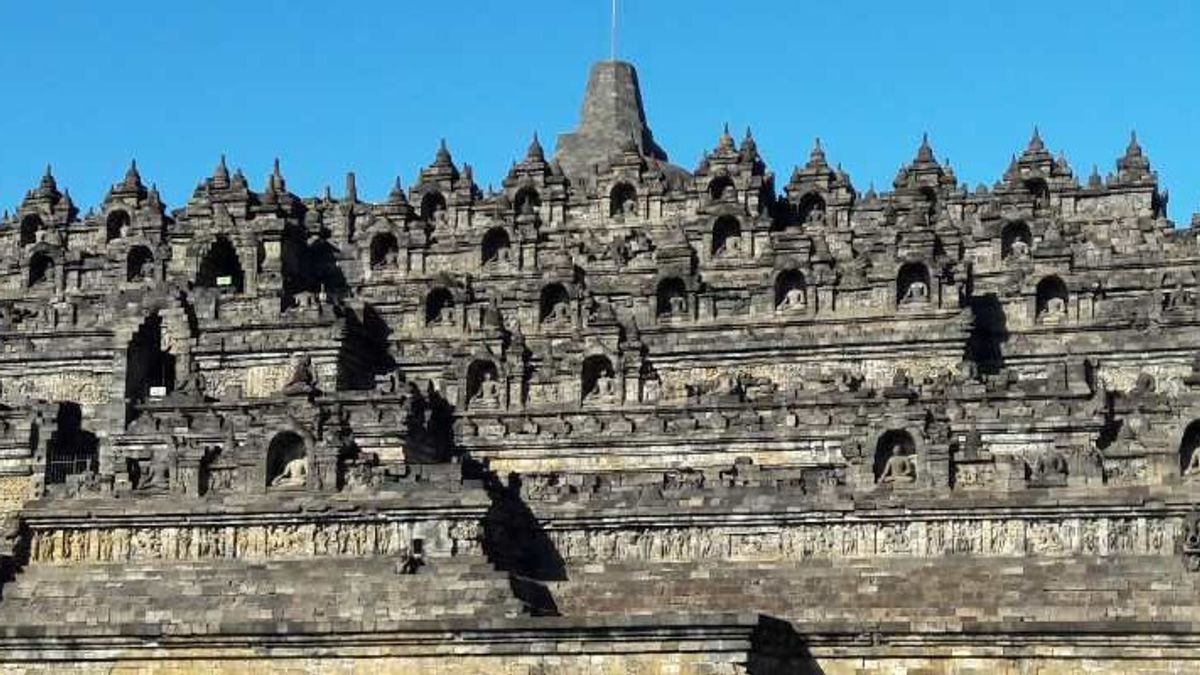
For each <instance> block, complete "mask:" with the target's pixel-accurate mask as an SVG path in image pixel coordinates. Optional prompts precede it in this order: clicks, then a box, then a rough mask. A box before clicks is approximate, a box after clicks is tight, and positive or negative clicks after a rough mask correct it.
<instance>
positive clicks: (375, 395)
mask: <svg viewBox="0 0 1200 675" xmlns="http://www.w3.org/2000/svg"><path fill="white" fill-rule="evenodd" d="M739 135H740V134H739ZM780 183H782V184H780ZM1166 203H1167V193H1166V191H1165V190H1163V189H1161V188H1160V186H1159V185H1158V181H1157V177H1156V175H1155V173H1154V171H1153V170H1152V168H1151V165H1150V162H1149V160H1148V159H1147V156H1146V154H1145V152H1144V151H1143V149H1142V147H1141V146H1140V145H1139V144H1138V142H1137V140H1136V138H1134V139H1131V140H1130V141H1129V143H1128V147H1126V148H1125V150H1124V152H1123V154H1122V155H1121V156H1120V158H1119V159H1117V161H1116V167H1115V171H1114V172H1113V173H1111V174H1109V175H1107V176H1101V175H1100V174H1099V173H1098V172H1097V171H1095V170H1092V172H1091V175H1090V176H1087V177H1084V178H1083V179H1080V178H1079V177H1078V176H1077V175H1076V174H1075V173H1074V170H1073V169H1072V168H1071V167H1070V166H1069V165H1068V164H1067V162H1066V160H1065V159H1064V158H1063V157H1062V156H1061V155H1059V156H1057V157H1056V156H1055V155H1054V154H1052V153H1051V152H1050V151H1049V150H1048V149H1047V148H1046V146H1045V144H1044V143H1043V141H1042V139H1041V138H1040V137H1039V135H1038V134H1037V133H1036V132H1035V133H1034V134H1033V137H1032V138H1031V139H1030V141H1029V144H1028V147H1026V148H1025V149H1024V150H1023V151H1021V152H1020V153H1019V154H1018V155H1016V156H1015V157H1014V159H1013V161H1012V163H1011V165H1010V166H1009V168H1008V170H1007V171H1006V172H1005V173H1004V175H1003V176H1002V177H1000V178H999V180H997V181H996V182H995V183H994V184H993V185H992V186H991V187H984V186H980V187H978V188H974V189H968V188H967V187H965V186H962V185H961V184H960V183H959V181H958V180H957V178H956V177H955V175H954V172H953V171H952V170H951V168H950V167H949V166H947V165H946V164H945V163H942V162H940V161H939V160H938V158H937V155H936V154H935V153H934V150H933V149H932V147H931V146H930V144H929V143H928V142H923V143H922V144H921V145H920V147H919V148H917V149H916V153H915V157H914V158H913V159H912V161H911V162H909V163H908V164H906V165H905V166H903V167H902V168H901V169H900V171H899V173H898V175H897V176H896V178H895V181H894V183H893V185H892V189H891V190H890V191H887V192H880V193H876V192H875V191H874V190H867V191H866V192H861V191H859V190H857V189H856V188H855V186H854V185H853V184H852V182H851V179H850V176H849V175H848V174H847V173H846V172H845V171H843V170H842V169H841V168H837V165H836V164H834V163H832V162H831V160H830V159H827V158H826V155H825V152H824V150H823V149H822V147H821V146H820V144H819V143H818V144H817V145H816V146H815V147H814V148H813V149H812V153H811V155H810V157H809V159H808V162H807V163H806V164H805V165H804V166H803V167H800V168H797V169H795V170H794V171H792V172H791V175H790V177H789V178H788V179H787V180H786V181H779V182H777V181H776V177H775V175H774V174H773V173H772V172H771V171H770V170H769V169H768V168H767V166H766V163H765V161H764V160H763V158H762V156H760V154H759V149H758V147H757V145H756V143H755V140H754V138H753V137H752V136H751V134H750V133H746V135H745V136H744V138H741V139H740V140H738V139H735V138H734V137H732V136H731V135H730V133H729V132H728V131H726V132H725V133H722V134H720V135H719V137H718V138H717V140H716V145H715V147H714V148H712V149H711V150H710V151H709V152H707V153H706V154H705V155H704V157H703V159H702V161H701V162H700V164H699V166H696V167H695V168H694V169H692V170H690V171H689V170H687V169H685V168H681V167H679V166H677V165H675V164H672V163H671V162H670V160H669V158H668V155H667V153H666V152H665V151H664V150H663V148H662V147H660V146H659V145H658V144H657V143H656V142H655V140H654V137H653V135H652V133H651V130H650V127H649V125H648V123H647V118H646V115H645V113H644V109H643V104H642V98H641V93H640V91H639V84H638V79H637V77H636V74H635V71H634V69H633V67H632V66H630V65H629V64H626V63H620V62H604V63H600V64H597V65H596V66H595V68H594V69H593V71H592V74H591V81H590V83H589V85H588V88H587V94H586V97H585V100H584V104H583V107H582V119H581V122H580V125H579V127H578V129H576V130H575V131H574V132H571V133H567V134H563V135H561V136H560V137H559V138H558V142H557V148H556V153H555V154H554V155H552V156H547V153H546V151H545V150H544V149H543V147H542V145H541V144H540V143H539V141H538V139H537V138H534V139H533V141H532V142H531V143H530V144H529V146H528V149H527V150H526V151H525V152H524V155H523V158H522V159H521V160H520V161H518V162H516V163H515V164H514V165H513V166H512V168H511V169H510V170H509V172H508V175H507V178H505V180H504V181H503V186H502V188H501V189H500V190H498V191H494V192H493V191H488V192H484V191H482V190H480V189H479V188H478V187H477V186H476V185H475V183H474V182H473V180H472V171H471V168H470V166H468V165H462V164H459V163H457V162H456V161H455V160H454V159H453V158H452V156H451V154H450V151H449V150H448V149H447V147H446V146H445V144H443V145H442V146H441V148H440V149H438V150H437V152H436V155H435V156H434V158H433V161H432V163H431V164H430V165H429V166H427V167H426V168H424V169H422V170H421V171H420V176H419V178H418V179H417V180H416V181H415V182H414V183H412V184H411V185H409V186H408V187H402V186H401V184H400V183H399V182H397V184H396V187H395V189H394V190H392V192H391V194H390V195H389V196H388V197H387V199H386V200H385V201H383V202H382V203H378V204H372V203H367V202H365V201H363V200H361V199H359V198H358V196H357V194H356V186H355V180H354V176H353V175H350V176H348V177H347V180H346V186H345V190H344V192H342V193H341V194H340V195H337V196H334V195H332V194H330V193H329V192H328V191H327V192H326V194H324V195H322V196H317V197H311V198H306V197H299V196H296V195H294V194H292V193H291V192H289V190H288V187H287V183H286V182H285V180H284V176H283V174H282V172H281V170H280V168H279V166H278V165H277V166H276V167H275V170H274V171H273V172H272V173H271V174H270V175H269V176H268V177H267V178H266V183H265V185H263V186H262V188H261V190H259V189H256V188H255V187H252V186H251V184H250V182H249V180H248V179H247V178H246V177H245V176H243V175H242V173H241V172H240V171H236V170H231V169H230V168H228V167H227V165H226V162H225V160H224V159H222V160H221V162H220V163H219V164H218V165H217V166H216V168H215V169H214V171H213V173H212V175H211V176H210V177H208V178H205V179H204V180H203V181H201V182H200V184H199V185H198V187H197V188H196V190H195V192H194V194H193V195H192V197H191V199H190V200H188V202H187V203H186V204H185V205H183V206H182V207H181V208H177V209H170V210H169V209H168V208H167V207H166V205H165V204H164V203H163V202H162V200H161V199H160V197H159V194H158V192H157V191H156V190H155V189H154V188H153V187H149V188H148V187H147V186H146V182H145V181H144V180H143V178H142V177H141V176H140V175H139V174H138V171H137V168H136V167H135V166H131V167H130V169H129V171H128V173H127V174H126V175H125V176H124V178H122V179H121V180H120V181H119V182H117V183H116V184H115V185H113V187H112V190H111V191H110V192H109V193H108V195H107V196H106V197H105V199H104V202H103V203H102V204H100V205H98V206H97V207H95V208H94V209H92V210H90V211H88V212H87V213H86V214H81V213H80V211H79V209H78V208H77V207H76V205H75V204H74V203H73V202H72V200H71V198H70V196H69V194H68V193H66V192H65V191H63V190H61V189H60V188H59V186H58V185H57V184H56V182H55V179H54V178H53V176H52V175H51V174H50V172H49V171H48V172H47V173H46V175H45V177H43V178H42V179H41V182H40V184H39V185H38V186H37V187H36V188H34V189H33V190H31V191H30V192H29V193H28V194H27V195H26V196H25V198H24V200H23V201H21V203H20V205H19V207H18V208H17V210H16V212H15V214H12V215H11V216H5V218H4V219H3V222H0V261H2V268H0V275H2V287H3V291H2V294H0V345H2V350H0V401H2V404H0V513H2V514H3V541H2V547H0V553H2V560H3V568H2V569H3V586H2V588H0V671H2V672H64V671H68V672H74V673H93V672H95V673H100V672H104V673H108V672H113V671H120V672H126V671H129V672H143V671H168V672H191V671H194V672H229V673H232V672H250V671H264V672H270V671H272V670H286V671H287V672H337V673H350V672H355V673H360V672H361V673H367V672H370V673H375V672H399V673H434V674H439V675H458V674H465V673H492V674H496V673H499V674H503V675H535V674H551V673H567V674H597V675H598V674H601V673H604V674H610V673H638V674H644V675H659V674H661V675H666V674H668V673H672V674H684V675H690V674H697V675H701V674H703V675H729V674H733V673H750V674H754V675H774V674H779V673H830V674H836V673H858V672H877V671H878V672H889V673H897V672H912V673H916V672H920V673H934V672H977V673H982V672H988V673H993V672H1022V673H1025V672H1035V671H1036V672H1039V673H1045V672H1079V671H1081V670H1085V669H1090V670H1091V671H1092V672H1096V671H1101V672H1104V671H1121V672H1128V671H1139V672H1162V673H1167V672H1189V671H1195V670H1196V669H1200V572H1197V571H1196V570H1197V568H1200V525H1198V524H1197V515H1196V511H1195V508H1196V505H1197V504H1198V503H1200V452H1198V447H1200V291H1198V290H1197V279H1196V274H1197V272H1200V244H1198V242H1197V235H1196V232H1197V229H1196V228H1197V226H1198V225H1200V221H1194V222H1193V223H1192V225H1193V227H1192V229H1190V230H1186V229H1177V228H1176V227H1175V226H1174V224H1173V223H1171V222H1170V221H1168V220H1167V218H1166V215H1165V214H1166Z"/></svg>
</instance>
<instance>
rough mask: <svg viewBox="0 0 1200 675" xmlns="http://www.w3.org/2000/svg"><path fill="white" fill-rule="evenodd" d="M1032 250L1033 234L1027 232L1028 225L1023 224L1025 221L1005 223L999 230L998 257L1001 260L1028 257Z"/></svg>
mask: <svg viewBox="0 0 1200 675" xmlns="http://www.w3.org/2000/svg"><path fill="white" fill-rule="evenodd" d="M1032 248H1033V234H1032V233H1031V232H1030V231H1029V225H1027V224H1025V221H1023V220H1014V221H1012V222H1010V223H1007V224H1006V225H1005V226H1004V229H1003V230H1001V232H1000V257H1001V258H1002V259H1004V260H1007V259H1009V258H1016V259H1020V258H1024V257H1026V256H1028V255H1029V251H1030V250H1031V249H1032Z"/></svg>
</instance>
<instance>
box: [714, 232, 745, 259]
mask: <svg viewBox="0 0 1200 675" xmlns="http://www.w3.org/2000/svg"><path fill="white" fill-rule="evenodd" d="M741 254H742V237H741V235H736V234H735V235H731V236H729V237H727V238H726V239H725V242H724V243H723V244H721V247H720V248H719V249H717V257H718V258H724V257H735V256H739V255H741Z"/></svg>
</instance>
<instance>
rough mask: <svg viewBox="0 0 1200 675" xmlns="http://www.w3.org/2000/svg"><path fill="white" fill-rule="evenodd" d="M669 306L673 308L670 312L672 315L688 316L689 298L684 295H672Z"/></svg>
mask: <svg viewBox="0 0 1200 675" xmlns="http://www.w3.org/2000/svg"><path fill="white" fill-rule="evenodd" d="M668 306H669V307H670V309H671V311H670V312H669V314H670V315H671V316H687V298H685V297H683V296H682V295H673V296H671V299H670V301H669V302H668Z"/></svg>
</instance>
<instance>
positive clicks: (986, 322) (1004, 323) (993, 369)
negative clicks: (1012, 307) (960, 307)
mask: <svg viewBox="0 0 1200 675" xmlns="http://www.w3.org/2000/svg"><path fill="white" fill-rule="evenodd" d="M971 311H972V312H973V313H974V315H975V321H974V325H973V326H972V328H971V339H970V342H969V345H968V347H967V349H968V350H969V352H970V353H969V354H968V357H969V358H970V359H971V360H972V361H974V362H975V363H977V364H978V365H979V372H980V374H981V375H995V374H996V373H999V372H1000V369H1001V368H1003V367H1004V351H1003V345H1004V343H1005V342H1007V341H1008V318H1007V317H1006V316H1005V315H1004V307H1003V306H1002V305H1001V304H1000V299H999V298H997V297H996V295H995V294H994V293H990V294H988V295H982V296H977V297H974V298H972V299H971Z"/></svg>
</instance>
